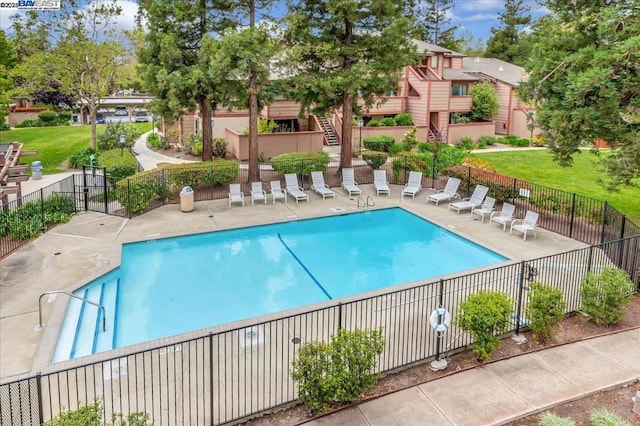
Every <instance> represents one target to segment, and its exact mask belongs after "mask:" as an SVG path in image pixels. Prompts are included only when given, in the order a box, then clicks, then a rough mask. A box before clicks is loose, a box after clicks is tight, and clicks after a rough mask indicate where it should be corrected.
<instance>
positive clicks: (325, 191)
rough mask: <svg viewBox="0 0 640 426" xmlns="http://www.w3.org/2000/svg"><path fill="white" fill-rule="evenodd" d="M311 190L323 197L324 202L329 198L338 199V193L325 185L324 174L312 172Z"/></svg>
mask: <svg viewBox="0 0 640 426" xmlns="http://www.w3.org/2000/svg"><path fill="white" fill-rule="evenodd" d="M311 189H313V190H314V191H315V192H317V193H318V194H320V195H322V199H323V200H325V199H326V198H327V197H333V198H336V193H335V192H333V191H332V190H331V189H329V186H327V184H326V183H324V175H323V174H322V172H311Z"/></svg>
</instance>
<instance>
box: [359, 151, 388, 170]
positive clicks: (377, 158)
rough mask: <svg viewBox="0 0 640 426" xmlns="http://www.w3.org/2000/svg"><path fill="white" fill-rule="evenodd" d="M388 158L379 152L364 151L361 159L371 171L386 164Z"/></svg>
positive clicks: (384, 153)
mask: <svg viewBox="0 0 640 426" xmlns="http://www.w3.org/2000/svg"><path fill="white" fill-rule="evenodd" d="M388 158H389V156H388V155H387V153H386V152H380V151H364V152H363V153H362V159H363V160H364V162H365V163H367V164H368V165H369V167H371V168H372V169H373V170H378V169H379V168H380V166H382V165H383V164H384V163H386V162H387V159H388Z"/></svg>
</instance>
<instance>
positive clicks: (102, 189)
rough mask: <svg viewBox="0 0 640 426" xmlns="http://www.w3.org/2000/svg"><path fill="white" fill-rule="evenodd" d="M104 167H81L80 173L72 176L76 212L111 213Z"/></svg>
mask: <svg viewBox="0 0 640 426" xmlns="http://www.w3.org/2000/svg"><path fill="white" fill-rule="evenodd" d="M106 172H107V169H106V168H105V167H97V166H93V167H91V166H82V173H81V174H76V175H74V178H75V182H74V187H75V190H74V193H75V194H76V210H77V211H92V212H100V213H107V214H109V213H111V212H112V211H113V206H110V205H109V190H110V186H109V182H108V181H107V175H106Z"/></svg>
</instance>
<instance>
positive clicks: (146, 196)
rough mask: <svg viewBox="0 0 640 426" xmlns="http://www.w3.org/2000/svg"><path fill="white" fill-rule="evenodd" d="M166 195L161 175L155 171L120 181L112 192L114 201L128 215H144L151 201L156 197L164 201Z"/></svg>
mask: <svg viewBox="0 0 640 426" xmlns="http://www.w3.org/2000/svg"><path fill="white" fill-rule="evenodd" d="M168 193H169V190H168V188H167V185H166V183H165V182H164V179H163V176H162V173H159V172H158V171H157V170H148V171H145V172H142V173H137V174H135V175H134V176H133V177H131V178H126V179H122V180H120V181H118V182H117V183H116V187H115V189H114V191H113V195H114V197H115V199H116V200H118V202H119V203H120V205H121V206H122V207H124V208H125V209H127V211H128V212H129V213H130V214H140V213H144V212H145V211H146V210H147V209H148V208H149V204H150V203H151V200H153V199H154V198H156V197H158V198H161V199H164V198H166V197H167V195H168Z"/></svg>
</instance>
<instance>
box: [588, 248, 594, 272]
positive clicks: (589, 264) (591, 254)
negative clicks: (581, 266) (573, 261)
mask: <svg viewBox="0 0 640 426" xmlns="http://www.w3.org/2000/svg"><path fill="white" fill-rule="evenodd" d="M591 262H593V245H590V246H589V256H588V257H587V273H589V272H591Z"/></svg>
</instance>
